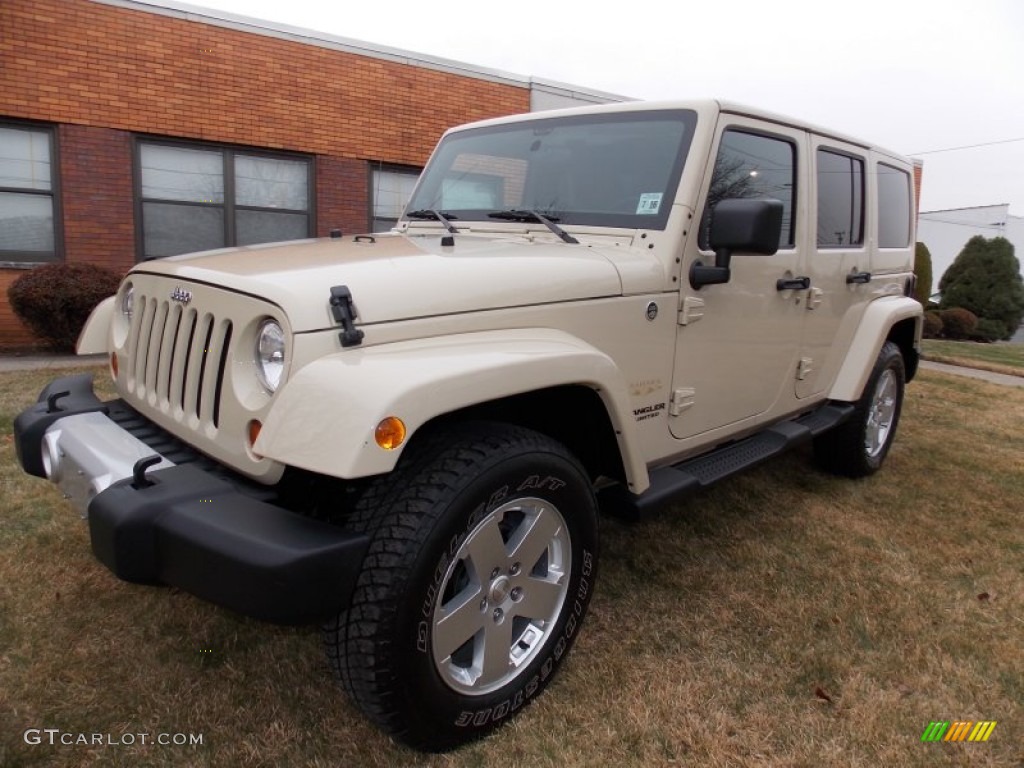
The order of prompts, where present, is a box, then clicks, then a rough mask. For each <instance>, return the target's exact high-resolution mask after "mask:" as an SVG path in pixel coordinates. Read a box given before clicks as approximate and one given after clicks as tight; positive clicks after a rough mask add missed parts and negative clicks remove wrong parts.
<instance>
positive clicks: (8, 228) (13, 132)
mask: <svg viewBox="0 0 1024 768" xmlns="http://www.w3.org/2000/svg"><path fill="white" fill-rule="evenodd" d="M54 165H55V162H54V140H53V131H51V130H50V129H47V128H37V127H34V126H32V127H29V126H20V125H8V124H0V260H2V261H14V262H41V261H53V260H54V259H56V258H57V232H56V223H55V222H56V216H55V215H54V204H55V203H54V186H55V183H54Z"/></svg>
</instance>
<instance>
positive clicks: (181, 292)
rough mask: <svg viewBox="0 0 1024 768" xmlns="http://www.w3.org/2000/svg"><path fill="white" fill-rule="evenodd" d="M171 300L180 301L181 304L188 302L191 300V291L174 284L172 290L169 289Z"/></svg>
mask: <svg viewBox="0 0 1024 768" xmlns="http://www.w3.org/2000/svg"><path fill="white" fill-rule="evenodd" d="M171 301H180V302H181V303H182V304H188V303H189V302H190V301H192V291H186V290H185V289H184V288H182V287H181V286H180V285H176V286H174V290H173V291H171Z"/></svg>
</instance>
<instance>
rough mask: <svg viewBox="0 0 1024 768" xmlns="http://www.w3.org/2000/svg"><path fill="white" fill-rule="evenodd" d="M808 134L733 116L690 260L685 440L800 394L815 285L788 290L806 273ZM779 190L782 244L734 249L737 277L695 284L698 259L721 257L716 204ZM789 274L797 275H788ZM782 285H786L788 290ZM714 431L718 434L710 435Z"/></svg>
mask: <svg viewBox="0 0 1024 768" xmlns="http://www.w3.org/2000/svg"><path fill="white" fill-rule="evenodd" d="M806 136H807V135H806V133H805V132H803V131H800V130H796V129H790V128H787V127H784V126H781V125H777V124H774V123H764V122H762V121H758V120H753V119H750V118H746V117H742V116H738V115H726V114H723V115H722V117H721V118H720V125H719V127H718V131H717V138H716V148H713V149H714V151H715V152H716V155H715V156H716V161H715V166H714V170H713V174H711V178H709V179H705V182H704V191H703V194H702V196H701V201H702V202H701V203H700V204H699V205H698V209H697V210H698V212H699V218H698V219H697V220H695V222H699V228H698V231H697V233H696V235H697V236H696V237H689V238H688V239H687V246H686V249H687V250H686V253H685V254H684V258H683V267H685V269H684V270H683V273H682V277H681V280H682V281H683V283H684V288H683V290H682V291H681V306H680V313H679V323H680V325H679V331H678V334H677V341H676V357H675V368H674V375H673V385H672V388H673V392H672V400H671V402H670V407H669V411H670V414H672V415H671V416H670V420H669V423H670V429H671V431H672V434H673V436H674V437H676V438H680V439H684V438H690V437H695V436H699V435H704V434H705V433H710V432H711V431H712V430H715V429H716V428H719V427H730V431H734V430H735V429H736V427H737V426H739V425H740V423H741V422H749V423H750V425H751V426H753V425H754V424H756V423H757V422H758V421H759V417H763V418H768V417H769V415H770V414H769V412H770V411H772V410H773V409H777V406H780V401H781V400H785V401H787V402H786V403H781V405H782V406H783V407H785V405H786V404H788V403H789V402H791V401H793V400H794V392H793V384H792V382H793V379H794V375H795V370H796V366H797V361H798V356H799V345H800V340H801V330H802V323H803V321H804V316H805V314H807V310H806V309H805V305H804V301H805V298H806V293H807V292H806V291H803V290H799V289H796V288H785V287H784V286H785V285H795V284H798V282H799V279H800V278H802V277H804V276H805V275H803V274H802V273H801V271H800V270H801V268H802V266H803V264H804V258H805V255H806V254H805V250H806V242H805V240H806V235H805V231H806V224H805V222H804V219H806V211H807V201H806V199H805V198H806V188H807V185H806V184H805V183H803V181H802V178H803V177H802V174H803V173H804V171H803V168H804V167H805V166H806V157H805V152H806V150H805V142H806ZM754 197H770V198H775V199H777V200H781V201H782V203H783V226H782V234H781V237H780V242H779V251H778V252H777V253H776V254H775V255H773V256H755V255H744V254H741V253H736V254H733V258H732V265H731V268H732V274H731V279H730V281H729V282H728V283H726V284H723V285H710V286H705V287H703V288H700V289H696V290H695V289H692V288H691V287H690V286H689V285H688V284H687V283H686V279H687V274H688V270H689V267H690V265H692V264H693V263H694V261H697V260H699V261H701V262H702V263H704V264H709V263H712V262H713V261H714V254H713V253H712V252H711V250H710V247H709V243H708V242H707V240H708V231H709V222H710V217H709V213H710V209H711V208H713V206H714V205H715V204H716V203H717V202H718V201H720V200H724V199H730V198H754ZM780 280H784V281H785V280H788V281H797V283H782V284H780V283H779V282H778V281H780ZM780 286H782V287H781V288H780ZM708 437H711V438H713V435H710V434H708Z"/></svg>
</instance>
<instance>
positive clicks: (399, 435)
mask: <svg viewBox="0 0 1024 768" xmlns="http://www.w3.org/2000/svg"><path fill="white" fill-rule="evenodd" d="M373 437H374V439H375V440H376V441H377V445H379V446H380V447H381V448H383V449H384V450H385V451H393V450H395V448H397V447H398V446H400V445H401V444H402V443H404V442H405V424H403V423H402V420H401V419H400V418H398V417H397V416H388V417H387V418H386V419H384V420H383V421H382V422H381V423H380V424H378V425H377V429H376V431H374V433H373Z"/></svg>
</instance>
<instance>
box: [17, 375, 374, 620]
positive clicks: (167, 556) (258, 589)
mask: <svg viewBox="0 0 1024 768" xmlns="http://www.w3.org/2000/svg"><path fill="white" fill-rule="evenodd" d="M63 392H67V394H66V395H65V394H61V393H63ZM57 395H59V396H57ZM51 405H52V406H53V407H56V408H58V409H59V410H56V411H50V410H49V408H50V406H51ZM94 411H99V412H102V413H104V414H106V416H107V417H108V418H109V419H110V420H111V421H112V422H114V423H115V424H117V425H118V426H119V427H121V428H122V429H124V430H125V431H126V432H128V433H130V434H131V435H133V436H134V437H136V438H137V439H139V440H141V441H142V442H144V443H145V444H146V445H148V446H149V447H150V448H152V449H153V450H154V453H155V454H159V455H160V456H163V457H165V458H167V459H168V460H170V461H172V462H174V463H175V466H173V467H168V468H166V469H160V470H154V471H149V472H147V471H146V469H147V468H148V465H149V464H150V463H151V462H153V461H154V460H155V459H157V457H156V456H153V457H148V458H144V459H142V460H141V461H140V462H138V463H137V464H136V472H135V477H129V478H125V479H124V480H120V481H118V482H116V483H114V484H112V485H111V486H110V487H109V488H107V489H106V490H104V491H103V492H102V493H100V494H98V495H97V496H96V497H95V498H94V499H93V500H92V502H90V504H89V532H90V534H91V537H92V549H93V552H94V554H95V555H96V557H97V558H98V559H99V560H100V562H102V563H103V564H104V565H106V566H107V567H108V568H110V570H111V571H113V572H114V574H115V575H116V576H118V577H119V578H121V579H125V580H127V581H133V582H142V583H163V584H168V585H171V586H175V587H178V588H180V589H183V590H185V591H187V592H190V593H191V594H193V595H195V596H197V597H199V598H202V599H204V600H208V601H210V602H213V603H216V604H217V605H221V606H223V607H225V608H229V609H231V610H234V611H237V612H239V613H242V614H245V615H246V616H251V617H253V618H256V619H262V620H264V621H271V622H275V623H278V624H308V623H314V622H319V621H322V620H325V619H328V618H330V617H332V616H334V615H336V614H337V613H338V612H339V611H341V610H342V609H344V608H345V606H346V605H347V604H348V601H349V599H350V598H351V593H352V589H353V587H354V585H355V579H356V577H357V575H358V573H359V570H360V568H361V567H362V561H363V555H364V554H365V551H366V547H367V544H368V538H367V537H366V536H365V535H362V534H356V533H353V532H351V531H348V530H346V529H344V528H341V527H339V526H336V525H332V524H330V523H327V522H323V521H320V520H314V519H311V518H309V517H305V516H303V515H300V514H298V513H296V512H292V511H290V510H288V509H285V508H284V507H281V506H278V505H276V504H275V503H273V502H274V500H275V499H276V497H277V493H276V490H275V489H274V488H273V487H268V486H262V485H258V484H256V483H253V482H252V481H249V480H247V479H245V478H243V477H241V476H240V475H237V474H235V473H234V472H232V471H231V470H229V469H227V468H225V467H223V466H222V465H220V464H218V463H216V462H215V461H213V460H212V459H210V458H209V457H207V456H204V455H203V454H202V453H199V452H198V451H196V450H195V449H194V448H192V447H191V446H189V445H188V444H186V443H183V442H182V441H181V440H178V439H177V438H176V437H174V436H173V435H171V434H170V433H168V432H166V431H165V430H163V429H161V428H160V427H158V426H157V425H155V424H153V423H152V422H151V421H149V420H148V419H146V418H145V417H144V416H142V415H141V414H140V413H138V412H137V411H135V410H134V409H132V408H131V407H130V406H128V405H127V404H126V403H124V402H123V401H121V400H111V401H108V402H101V401H100V400H99V399H98V398H97V397H96V395H95V393H94V392H93V389H92V375H91V374H79V375H77V376H67V377H62V378H59V379H56V380H54V381H52V382H51V383H50V384H49V385H47V386H46V388H44V389H43V391H42V393H41V394H40V395H39V400H38V401H37V402H36V403H35V404H34V405H32V406H31V407H29V408H27V409H25V411H23V412H22V413H21V414H20V415H18V417H17V418H16V419H15V421H14V436H15V445H16V447H17V452H18V459H19V461H20V462H21V465H22V467H23V468H24V469H25V471H26V472H29V473H30V474H33V475H37V476H39V477H45V476H46V473H45V470H44V468H43V464H42V450H41V448H42V441H43V435H44V434H45V432H46V430H47V428H49V426H50V425H51V424H53V423H54V422H55V421H57V420H58V419H61V418H64V417H65V416H73V415H77V414H79V413H89V412H94Z"/></svg>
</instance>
